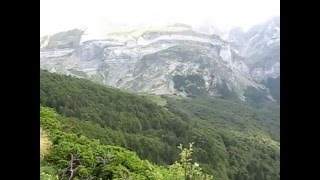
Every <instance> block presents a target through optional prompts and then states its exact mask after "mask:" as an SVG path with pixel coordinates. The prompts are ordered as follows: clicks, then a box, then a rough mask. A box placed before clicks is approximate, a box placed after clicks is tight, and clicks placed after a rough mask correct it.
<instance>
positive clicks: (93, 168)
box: [40, 107, 213, 180]
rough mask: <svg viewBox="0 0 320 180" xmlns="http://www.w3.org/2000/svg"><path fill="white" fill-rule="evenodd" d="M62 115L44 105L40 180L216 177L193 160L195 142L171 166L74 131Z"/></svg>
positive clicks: (42, 109)
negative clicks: (70, 129)
mask: <svg viewBox="0 0 320 180" xmlns="http://www.w3.org/2000/svg"><path fill="white" fill-rule="evenodd" d="M58 118H59V119H60V120H61V119H63V118H64V117H62V116H59V115H57V114H56V112H55V111H54V110H53V109H50V108H45V107H40V179H43V180H58V179H69V180H70V179H119V180H120V179H121V180H124V179H132V180H144V179H152V180H169V179H171V180H184V179H190V180H191V179H194V180H197V179H203V180H210V179H213V178H212V176H210V175H206V174H203V173H202V170H201V168H200V167H199V165H198V164H197V163H193V162H192V161H191V160H192V159H191V155H192V144H190V146H189V147H188V148H183V146H182V145H180V146H179V148H180V150H181V153H180V159H179V161H177V162H175V163H174V164H172V165H170V166H169V167H163V166H157V165H155V164H153V163H150V162H149V161H146V160H141V159H139V158H138V157H137V155H136V154H135V153H134V152H130V151H128V150H126V149H124V148H121V147H117V146H106V145H102V144H101V143H100V141H99V140H94V139H90V138H88V137H86V136H84V135H77V134H74V133H70V132H68V131H66V130H65V128H66V126H65V124H64V122H60V121H58Z"/></svg>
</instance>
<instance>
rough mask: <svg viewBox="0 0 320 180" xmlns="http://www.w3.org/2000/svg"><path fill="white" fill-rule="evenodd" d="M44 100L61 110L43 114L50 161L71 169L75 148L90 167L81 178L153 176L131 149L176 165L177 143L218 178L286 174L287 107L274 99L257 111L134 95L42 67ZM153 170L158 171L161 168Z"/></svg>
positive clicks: (209, 100) (258, 179)
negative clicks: (283, 113) (283, 135)
mask: <svg viewBox="0 0 320 180" xmlns="http://www.w3.org/2000/svg"><path fill="white" fill-rule="evenodd" d="M40 104H41V106H44V107H50V108H53V109H54V111H56V112H57V113H58V115H56V116H53V115H51V114H52V110H50V111H49V110H48V111H49V112H48V111H47V110H45V109H44V108H41V118H43V117H44V116H43V115H45V114H46V113H45V112H48V113H49V114H47V116H46V117H47V118H45V119H41V128H43V129H44V130H45V131H46V132H47V133H49V135H48V137H49V138H50V139H51V141H52V143H53V149H52V150H51V152H50V153H49V155H48V156H47V157H45V163H44V165H48V166H54V167H55V169H64V168H66V166H67V164H68V162H69V161H70V153H74V154H78V155H79V156H80V158H81V159H83V162H82V164H81V168H83V170H79V171H76V172H75V175H76V176H77V177H82V178H80V179H83V177H86V178H87V177H88V176H90V175H95V176H98V177H111V175H112V174H118V173H119V171H120V172H128V171H129V172H130V173H136V174H141V175H143V176H147V177H150V173H149V171H148V172H146V166H145V165H140V164H149V163H147V162H142V161H140V160H139V159H138V160H137V157H136V156H135V155H133V154H132V153H129V152H127V151H125V150H124V149H123V148H125V149H127V150H130V151H134V152H136V154H137V156H138V157H139V158H142V159H147V160H149V161H150V162H152V163H156V164H158V165H162V166H168V165H170V164H174V162H175V161H177V160H178V159H179V153H180V151H179V149H178V148H177V146H178V145H179V144H180V143H181V144H183V146H184V147H185V146H187V145H188V144H189V143H192V142H194V146H193V154H192V160H193V161H194V162H197V163H199V165H200V167H201V168H203V172H205V173H207V174H210V175H213V176H214V178H215V179H223V180H228V179H232V180H233V179H234V180H241V179H253V180H267V179H274V180H277V179H280V167H279V163H280V111H279V110H280V108H279V104H277V103H274V102H269V104H265V105H264V106H263V107H260V108H256V107H252V106H247V105H246V104H244V103H243V102H234V101H230V100H223V99H220V98H213V97H210V96H196V97H192V98H184V97H179V96H174V95H161V96H157V95H148V94H137V93H129V92H124V91H123V90H121V89H117V88H113V87H105V86H104V85H100V84H97V83H94V82H91V81H90V80H87V79H83V78H74V77H71V76H67V75H59V74H55V73H50V72H47V71H44V70H40ZM48 124H49V125H50V127H47V126H45V125H48ZM59 124H63V126H62V127H61V126H60V125H59ZM59 127H60V128H59ZM57 130H58V132H57ZM61 131H63V132H61ZM65 133H66V134H65ZM84 136H85V137H84ZM88 138H90V139H95V141H94V142H91V141H89V140H88ZM88 144H89V145H88ZM100 145H103V147H101V146H100ZM105 146H108V147H105ZM109 146H120V147H122V148H112V147H109ZM112 149H114V151H112ZM110 150H111V152H110V153H111V154H109V153H108V152H109V151H110ZM117 152H118V153H117ZM108 154H109V155H112V156H111V159H110V161H108V163H107V165H106V166H105V167H103V168H102V167H101V168H102V169H101V168H98V169H97V166H96V165H97V163H98V162H99V156H101V157H102V158H103V156H105V157H108V156H107V155H108ZM97 156H98V157H97ZM132 158H133V159H132ZM150 168H151V169H149V170H150V171H151V172H152V169H155V168H156V167H153V166H152V165H150ZM156 169H157V168H156ZM156 169H155V170H156ZM159 173H160V172H159ZM103 174H104V175H103ZM160 174H161V173H160ZM61 175H62V173H61V174H59V177H60V176H61ZM112 177H114V176H112ZM96 179H97V178H96ZM107 179H112V178H107ZM133 179H143V178H142V177H139V178H133ZM147 179H150V178H147ZM151 179H152V178H151ZM153 179H162V178H153ZM164 179H166V178H164ZM200 179H201V178H200Z"/></svg>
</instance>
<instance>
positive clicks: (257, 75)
mask: <svg viewBox="0 0 320 180" xmlns="http://www.w3.org/2000/svg"><path fill="white" fill-rule="evenodd" d="M228 41H230V45H231V47H232V49H233V50H234V53H233V54H234V56H235V58H239V59H242V60H243V61H244V62H245V63H246V64H247V66H248V68H249V71H250V74H251V76H252V77H253V78H254V79H255V80H256V81H257V82H262V81H267V79H268V78H277V77H278V76H280V17H274V18H272V19H270V20H268V21H267V22H265V23H263V24H259V25H256V26H253V27H252V28H250V29H249V30H248V31H247V32H243V31H242V30H241V28H234V29H232V30H231V31H230V32H229V37H228Z"/></svg>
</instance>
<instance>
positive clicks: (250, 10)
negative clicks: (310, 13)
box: [40, 0, 280, 36]
mask: <svg viewBox="0 0 320 180" xmlns="http://www.w3.org/2000/svg"><path fill="white" fill-rule="evenodd" d="M279 15H280V0H41V1H40V33H41V34H40V35H41V36H42V35H45V34H52V33H56V32H59V31H63V30H68V29H72V28H75V27H86V26H90V25H92V24H94V23H97V22H101V21H108V22H112V23H120V24H126V25H130V26H136V25H141V24H147V25H151V24H162V23H174V22H180V23H186V24H190V25H199V24H203V23H210V24H213V25H215V26H219V27H222V28H230V27H231V26H241V27H243V28H244V29H247V28H248V27H250V26H251V25H253V24H257V23H261V22H263V21H265V20H267V19H268V18H270V17H272V16H279Z"/></svg>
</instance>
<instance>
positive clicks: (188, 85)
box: [172, 75, 205, 95]
mask: <svg viewBox="0 0 320 180" xmlns="http://www.w3.org/2000/svg"><path fill="white" fill-rule="evenodd" d="M172 80H173V82H174V88H175V89H177V90H178V91H185V92H186V93H187V94H189V95H202V94H205V89H204V88H205V81H204V79H203V78H202V77H201V76H199V75H188V76H181V75H175V76H173V78H172Z"/></svg>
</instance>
